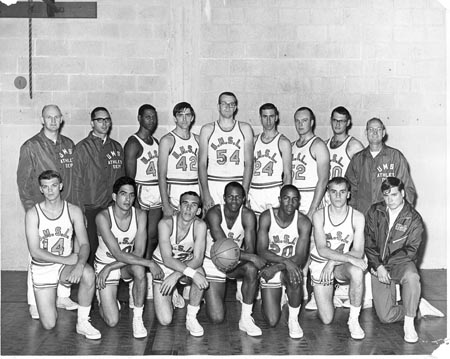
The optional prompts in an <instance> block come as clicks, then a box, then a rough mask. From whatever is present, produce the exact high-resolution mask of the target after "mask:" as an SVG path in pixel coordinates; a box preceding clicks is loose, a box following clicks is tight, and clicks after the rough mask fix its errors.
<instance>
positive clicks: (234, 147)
mask: <svg viewBox="0 0 450 359" xmlns="http://www.w3.org/2000/svg"><path fill="white" fill-rule="evenodd" d="M243 176H244V134H243V133H242V131H241V127H240V124H239V121H235V123H234V126H233V128H232V129H231V130H229V131H224V130H222V129H221V128H220V125H219V122H218V121H217V122H215V123H214V130H213V132H212V134H211V136H210V138H209V140H208V180H213V181H221V182H231V181H238V182H242V178H243Z"/></svg>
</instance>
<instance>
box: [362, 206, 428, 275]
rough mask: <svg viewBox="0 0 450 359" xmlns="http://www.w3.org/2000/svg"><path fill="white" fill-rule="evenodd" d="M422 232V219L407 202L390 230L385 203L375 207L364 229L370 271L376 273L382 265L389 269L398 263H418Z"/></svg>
mask: <svg viewBox="0 0 450 359" xmlns="http://www.w3.org/2000/svg"><path fill="white" fill-rule="evenodd" d="M423 231H424V227H423V221H422V217H421V216H420V214H419V213H418V212H417V211H416V210H415V209H414V208H413V207H412V206H411V204H410V203H408V202H407V201H406V200H405V203H404V206H403V208H402V210H401V211H400V213H399V214H398V217H397V219H396V220H395V222H394V225H393V226H392V228H391V230H390V231H389V214H388V209H387V206H386V204H385V203H384V202H379V203H376V204H374V205H373V206H372V207H370V209H369V211H368V212H367V214H366V225H365V229H364V235H365V238H366V241H365V253H366V256H367V259H368V261H369V263H368V264H369V269H371V268H373V269H374V270H375V271H376V270H377V268H378V267H379V266H380V265H381V264H382V265H383V266H384V267H385V268H386V269H387V270H390V269H391V268H392V267H393V266H395V265H396V264H400V263H405V262H413V263H416V262H417V255H418V251H419V247H420V245H421V244H422V236H423Z"/></svg>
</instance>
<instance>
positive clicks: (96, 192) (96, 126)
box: [73, 107, 124, 266]
mask: <svg viewBox="0 0 450 359" xmlns="http://www.w3.org/2000/svg"><path fill="white" fill-rule="evenodd" d="M91 126H92V131H91V132H90V133H89V135H88V136H87V137H86V138H85V139H83V140H81V141H80V142H78V143H77V145H76V147H75V155H74V183H73V202H74V203H75V204H76V205H78V206H79V207H80V208H81V209H82V210H83V211H84V215H85V216H86V219H87V231H88V237H89V245H90V248H91V252H90V255H89V259H88V263H89V264H90V265H91V266H93V265H94V257H95V252H96V250H97V247H98V237H97V225H96V224H95V217H96V216H97V214H98V213H99V212H100V211H101V210H103V209H105V208H107V207H108V205H109V204H110V202H111V201H112V196H111V195H112V188H113V184H114V182H115V181H116V180H117V179H118V178H119V177H121V176H123V175H124V167H123V149H122V146H121V145H120V143H119V142H117V141H115V140H113V139H112V138H110V137H109V133H110V131H111V126H112V121H111V116H110V114H109V112H108V110H107V109H106V108H104V107H96V108H94V109H93V110H92V112H91Z"/></svg>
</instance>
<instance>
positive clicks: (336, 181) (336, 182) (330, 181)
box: [327, 177, 350, 191]
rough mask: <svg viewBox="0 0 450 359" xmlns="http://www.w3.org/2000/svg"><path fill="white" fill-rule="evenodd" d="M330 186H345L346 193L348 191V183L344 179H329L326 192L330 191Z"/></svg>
mask: <svg viewBox="0 0 450 359" xmlns="http://www.w3.org/2000/svg"><path fill="white" fill-rule="evenodd" d="M332 184H345V186H346V187H347V191H350V182H349V181H348V179H347V178H345V177H333V178H332V179H330V180H329V181H328V183H327V190H329V189H330V186H331V185H332Z"/></svg>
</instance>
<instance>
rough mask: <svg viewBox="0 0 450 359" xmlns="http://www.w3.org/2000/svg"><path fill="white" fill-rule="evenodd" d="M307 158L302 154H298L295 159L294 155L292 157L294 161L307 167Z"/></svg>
mask: <svg viewBox="0 0 450 359" xmlns="http://www.w3.org/2000/svg"><path fill="white" fill-rule="evenodd" d="M305 157H306V155H304V154H301V153H298V154H297V157H295V156H294V155H292V159H293V160H294V161H299V162H300V163H301V164H303V165H305V166H306V165H307V163H306V162H305Z"/></svg>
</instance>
